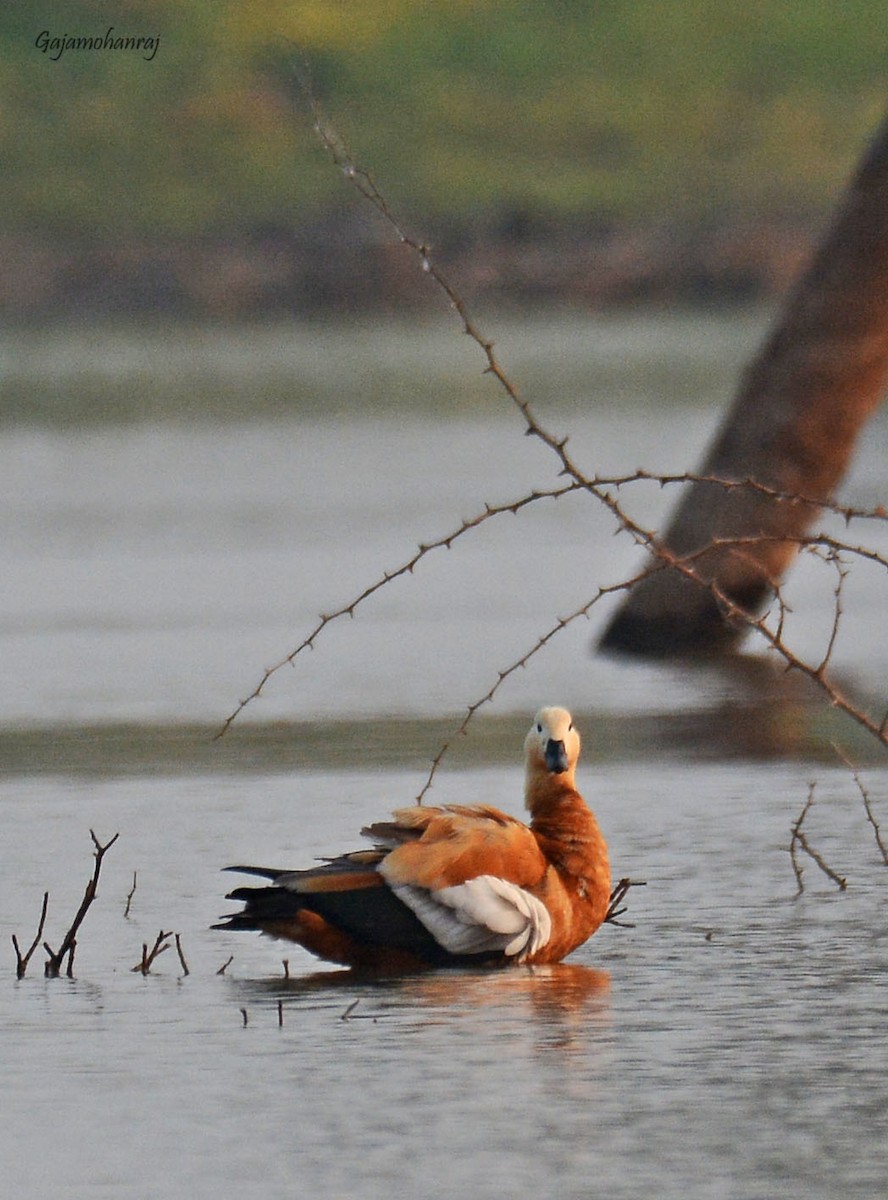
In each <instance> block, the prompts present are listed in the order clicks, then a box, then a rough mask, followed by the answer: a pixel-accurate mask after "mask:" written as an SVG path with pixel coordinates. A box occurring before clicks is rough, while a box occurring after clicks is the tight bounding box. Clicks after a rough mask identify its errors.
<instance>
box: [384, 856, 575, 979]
mask: <svg viewBox="0 0 888 1200" xmlns="http://www.w3.org/2000/svg"><path fill="white" fill-rule="evenodd" d="M392 891H393V892H394V893H395V895H396V896H397V897H398V898H399V899H400V900H402V901H403V902H404V903H405V904H406V905H407V907H408V908H410V909H412V910H413V912H414V913H415V914H416V916H417V917H419V919H420V921H422V923H423V925H425V927H426V929H427V930H428V931H429V933H430V934H431V935H432V937H433V938H434V939H435V941H436V942H437V943H438V944H439V945H440V946H443V947H444V949H445V950H448V951H449V952H450V953H451V954H485V953H488V954H489V953H491V952H496V951H499V952H501V953H502V954H505V955H507V956H508V957H510V958H512V957H517V958H518V959H519V961H520V960H521V959H524V958H526V957H527V956H528V955H530V954H535V953H536V952H537V950H539V949H540V948H541V947H542V946H545V944H546V943H547V942H548V940H549V937H550V936H551V933H552V919H551V917H550V916H549V910H548V909H547V908H546V906H545V905H544V904H543V903H542V902H541V901H540V900H537V898H536V896H532V895H531V894H530V892H526V891H525V890H524V888H520V887H518V885H517V884H515V883H509V882H507V881H506V880H505V879H499V878H497V876H495V875H478V876H477V877H476V878H475V879H468V880H466V882H465V883H460V884H456V885H455V886H454V887H446V888H439V889H438V890H437V891H434V892H430V891H427V890H426V889H425V888H417V887H411V886H410V885H409V884H399V885H397V886H395V887H393V888H392Z"/></svg>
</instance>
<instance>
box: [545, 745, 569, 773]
mask: <svg viewBox="0 0 888 1200" xmlns="http://www.w3.org/2000/svg"><path fill="white" fill-rule="evenodd" d="M546 770H547V771H551V772H552V774H553V775H560V774H561V773H562V771H566V770H567V751H566V750H565V749H564V742H556V741H555V739H554V738H549V740H548V742H546Z"/></svg>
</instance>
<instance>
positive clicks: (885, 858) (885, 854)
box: [832, 742, 888, 867]
mask: <svg viewBox="0 0 888 1200" xmlns="http://www.w3.org/2000/svg"><path fill="white" fill-rule="evenodd" d="M832 745H833V749H834V750H835V752H836V754H837V755H838V756H839V758H840V759H841V760H842V762H843V763H844V764H845V766H846V767H847V768H848V770H849V771H850V772H851V778H852V779H853V780H854V782H855V783H856V784H857V790H858V791H859V792H860V798H861V800H862V801H863V809H864V812H865V813H866V819H867V820H868V821H869V823H870V825H871V826H872V827H873V836H874V837H875V839H876V845H877V846H878V848H879V853H880V854H881V856H882V862H883V863H884V864H885V866H886V867H888V846H886V845H885V843H884V841H883V840H882V831H881V829H880V828H879V823H878V821H877V820H876V818H875V814H874V813H873V808H872V804H871V802H870V798H869V793H868V792H867V790H866V788H865V787H864V785H863V780H862V779H861V778H860V772H859V771H858V770H857V768H856V767H855V766H854V764H853V763H852V762H851V760H850V759H849V758H848V756H847V755H846V754H845V752H844V750H843V749H842V748H841V746H839V745H838V744H837V743H836V742H833V744H832Z"/></svg>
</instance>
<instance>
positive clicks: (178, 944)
mask: <svg viewBox="0 0 888 1200" xmlns="http://www.w3.org/2000/svg"><path fill="white" fill-rule="evenodd" d="M176 953H177V954H178V956H179V962H180V963H181V964H182V973H183V974H184V975H190V974H191V972H190V971H189V970H188V963H187V962H186V961H185V955H184V953H183V951H182V938H181V935H180V934H178V933H177V934H176Z"/></svg>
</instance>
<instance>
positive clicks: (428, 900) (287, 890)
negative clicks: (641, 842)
mask: <svg viewBox="0 0 888 1200" xmlns="http://www.w3.org/2000/svg"><path fill="white" fill-rule="evenodd" d="M524 749H525V765H526V778H525V803H526V806H527V808H528V810H529V812H530V817H531V819H530V824H529V825H525V824H524V823H523V822H522V821H519V820H518V819H516V818H515V817H511V816H509V815H508V814H507V813H504V812H500V811H499V810H498V809H496V808H491V807H489V806H486V805H477V806H463V805H448V806H446V807H438V808H432V807H426V806H414V807H412V808H404V809H399V810H398V811H396V812H395V813H394V814H393V818H392V820H390V821H383V822H379V823H378V824H375V825H371V826H369V827H368V828H367V829H364V830H363V831H362V832H363V834H364V836H365V837H369V838H371V839H372V840H373V841H374V843H375V847H374V849H372V850H362V851H357V852H355V853H353V854H344V855H341V856H340V857H338V858H334V859H331V860H329V861H328V862H325V863H324V864H323V865H322V866H319V867H315V868H313V869H310V870H306V871H282V870H274V869H272V868H264V867H231V868H229V869H230V870H236V871H244V872H246V873H249V874H254V875H261V876H263V877H265V878H267V879H270V880H271V886H269V887H260V888H238V889H236V890H235V891H234V892H232V893H230V896H229V899H234V900H241V901H243V902H244V906H245V907H244V908H243V910H242V911H241V912H238V913H235V914H233V915H232V916H230V917H228V918H227V920H226V921H225V922H223V923H222V924H221V925H218V926H216V928H220V929H258V930H261V931H262V932H263V933H266V934H269V935H271V936H273V937H282V938H287V939H289V940H290V941H294V942H298V943H299V944H300V945H302V946H304V947H305V948H306V949H307V950H310V951H311V952H312V953H313V954H316V955H317V956H318V957H319V958H323V959H326V960H327V961H329V962H335V963H341V964H343V965H346V966H351V967H359V968H374V969H403V968H412V967H417V966H420V965H434V966H445V965H464V964H466V963H473V962H474V963H480V962H483V963H508V962H519V963H554V962H559V961H560V960H561V959H562V958H564V956H565V955H567V954H569V953H570V952H571V951H572V950H574V949H576V947H577V946H579V945H581V944H582V943H583V942H585V941H586V939H587V938H589V937H590V936H591V935H592V934H593V933H594V932H595V930H596V929H597V928H598V927H599V925H600V924H601V923H602V921H603V920H604V918H605V915H606V913H607V909H608V902H609V898H610V867H609V864H608V854H607V845H606V844H605V841H604V838H603V836H602V834H601V830H600V829H599V827H598V822H597V821H596V819H595V817H594V815H593V814H592V812H591V811H590V810H589V808H588V807H587V805H586V803H585V801H584V800H583V798H582V796H581V795H580V794H579V792H578V791H577V790H576V786H575V779H574V776H575V770H576V764H577V759H578V757H579V752H580V739H579V735H578V734H577V732H576V730H575V729H574V727H573V722H572V721H571V717H570V714H569V713H568V712H567V711H566V710H565V709H563V708H543V709H541V710H540V711H539V712H538V713H537V715H536V717H535V718H534V723H533V725H532V726H531V729H530V732H529V733H528V735H527V738H526V740H525V747H524Z"/></svg>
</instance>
